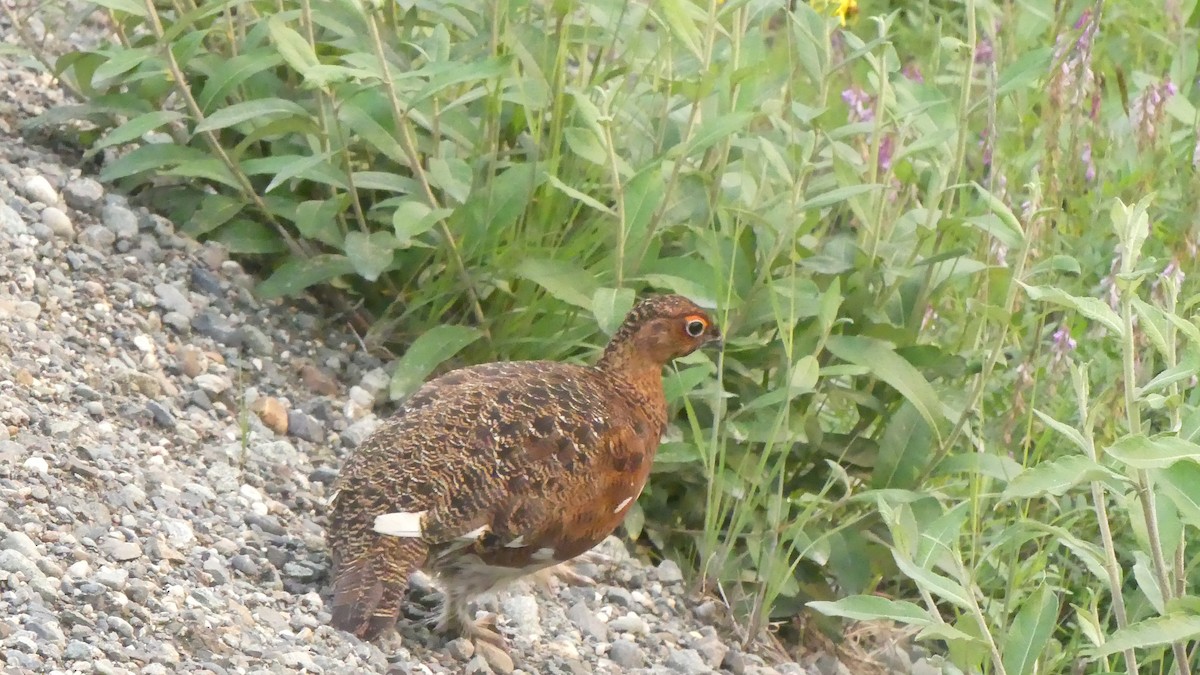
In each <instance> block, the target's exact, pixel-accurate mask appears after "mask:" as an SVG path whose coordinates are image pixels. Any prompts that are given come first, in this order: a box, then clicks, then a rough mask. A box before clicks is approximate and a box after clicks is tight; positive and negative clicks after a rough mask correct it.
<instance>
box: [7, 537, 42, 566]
mask: <svg viewBox="0 0 1200 675" xmlns="http://www.w3.org/2000/svg"><path fill="white" fill-rule="evenodd" d="M2 546H3V548H5V549H7V550H9V551H16V552H17V553H20V554H21V555H23V556H25V557H26V558H29V559H30V560H37V559H38V558H40V557H41V556H40V555H38V550H37V544H34V543H33V540H32V539H30V538H29V535H27V534H25V533H24V532H9V533H8V536H7V537H5V538H4V544H3V545H2Z"/></svg>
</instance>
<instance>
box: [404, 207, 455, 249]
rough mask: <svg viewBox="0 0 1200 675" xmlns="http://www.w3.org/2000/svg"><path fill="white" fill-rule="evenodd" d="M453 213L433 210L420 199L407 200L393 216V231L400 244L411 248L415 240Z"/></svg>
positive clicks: (444, 210)
mask: <svg viewBox="0 0 1200 675" xmlns="http://www.w3.org/2000/svg"><path fill="white" fill-rule="evenodd" d="M452 213H454V211H453V210H452V209H437V210H434V209H431V208H429V205H428V204H426V203H425V202H424V201H422V200H419V199H405V200H404V201H403V202H401V203H400V204H399V205H398V206H397V207H396V211H395V212H394V213H393V214H392V229H393V231H394V232H395V234H396V239H397V240H398V241H399V242H400V244H401V245H402V246H409V245H411V244H412V240H413V239H414V238H416V237H419V236H421V235H422V234H425V233H426V232H428V231H429V230H431V229H433V228H434V226H436V225H437V224H438V221H439V220H442V219H444V218H448V217H449V216H450V215H451V214H452Z"/></svg>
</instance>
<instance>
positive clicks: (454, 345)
mask: <svg viewBox="0 0 1200 675" xmlns="http://www.w3.org/2000/svg"><path fill="white" fill-rule="evenodd" d="M482 335H483V333H482V332H480V331H479V330H478V329H476V328H472V327H470V326H454V325H442V326H434V327H433V328H431V329H429V330H428V331H426V332H425V333H423V334H422V335H421V336H420V337H418V338H417V339H416V340H414V341H413V343H412V345H410V346H409V348H408V350H407V351H405V352H404V355H403V356H401V357H400V359H399V360H398V361H397V362H396V370H395V371H394V372H393V373H392V383H391V396H392V399H393V400H395V399H400V398H404V397H406V396H408V395H409V394H411V393H413V392H414V391H416V390H417V388H418V387H420V386H421V384H422V383H423V382H424V381H425V378H427V377H429V374H430V373H432V372H433V371H434V370H435V369H436V368H437V367H438V366H440V365H442V363H444V362H445V361H446V359H449V358H450V357H452V356H454V355H455V354H457V353H458V352H460V351H461V350H462V348H463V347H466V346H467V345H469V344H471V343H472V342H474V341H476V340H478V339H479V338H480V336H482Z"/></svg>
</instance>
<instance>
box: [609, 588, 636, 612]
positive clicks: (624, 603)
mask: <svg viewBox="0 0 1200 675" xmlns="http://www.w3.org/2000/svg"><path fill="white" fill-rule="evenodd" d="M605 595H606V596H607V597H608V601H609V602H610V603H612V604H614V605H616V606H617V607H624V608H626V609H632V608H634V607H637V603H636V602H634V600H633V595H631V594H630V593H629V591H628V590H626V589H624V588H621V587H620V586H610V587H609V588H608V589H607V590H606V591H605Z"/></svg>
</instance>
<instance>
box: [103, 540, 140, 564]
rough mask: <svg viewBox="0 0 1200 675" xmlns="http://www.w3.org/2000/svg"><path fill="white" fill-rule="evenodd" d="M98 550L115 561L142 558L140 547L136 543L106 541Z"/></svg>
mask: <svg viewBox="0 0 1200 675" xmlns="http://www.w3.org/2000/svg"><path fill="white" fill-rule="evenodd" d="M100 548H101V550H103V551H104V553H105V554H106V555H108V557H110V558H112V559H113V560H117V561H122V562H123V561H126V560H135V559H137V558H140V557H142V547H141V546H140V545H138V543H137V542H132V541H119V540H116V539H106V540H105V541H104V543H103V544H101V546H100Z"/></svg>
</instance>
